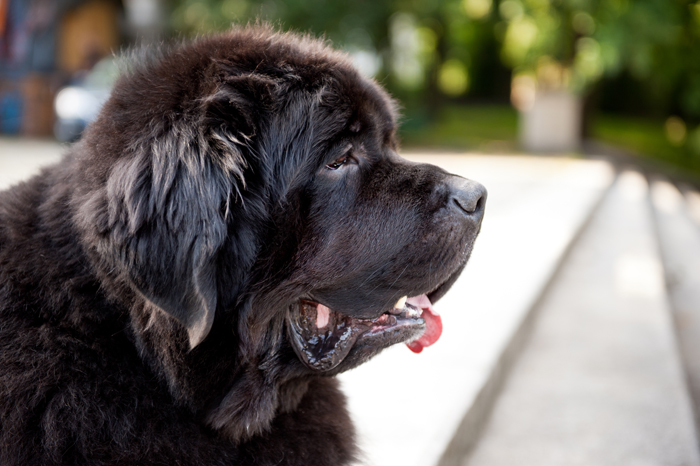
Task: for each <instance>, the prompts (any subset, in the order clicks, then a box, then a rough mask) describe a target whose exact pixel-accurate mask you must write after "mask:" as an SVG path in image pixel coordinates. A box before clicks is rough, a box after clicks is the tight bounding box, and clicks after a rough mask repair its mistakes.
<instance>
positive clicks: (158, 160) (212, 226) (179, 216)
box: [99, 129, 242, 348]
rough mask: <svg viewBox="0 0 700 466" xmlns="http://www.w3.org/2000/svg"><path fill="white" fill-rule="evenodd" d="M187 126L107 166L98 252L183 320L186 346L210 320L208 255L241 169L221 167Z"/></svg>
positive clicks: (212, 295)
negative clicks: (103, 227)
mask: <svg viewBox="0 0 700 466" xmlns="http://www.w3.org/2000/svg"><path fill="white" fill-rule="evenodd" d="M190 133H191V131H190V130H188V129H180V130H179V131H178V130H177V129H171V130H170V132H169V133H168V134H167V135H166V136H162V137H160V138H158V139H156V141H155V142H153V143H152V144H151V145H150V146H148V147H142V148H139V149H137V150H136V151H135V154H133V155H132V157H130V158H128V159H123V160H122V161H120V162H119V163H118V164H117V165H116V166H115V167H114V168H113V170H112V172H111V174H110V176H109V178H108V181H107V193H106V194H107V196H106V198H107V200H108V201H107V202H108V209H107V212H108V219H107V222H108V228H107V229H106V230H107V231H106V233H107V235H105V236H103V237H102V238H103V240H102V241H100V249H101V250H100V251H99V252H100V255H101V256H102V257H104V258H106V259H107V260H108V261H109V263H110V264H111V265H112V266H113V267H115V268H117V269H118V270H119V271H120V272H121V274H120V275H121V276H125V277H127V278H128V280H129V282H130V284H131V285H132V286H133V287H134V288H135V289H136V290H137V291H138V292H139V293H140V294H141V295H142V296H143V297H145V298H146V299H147V300H149V301H151V302H152V303H153V304H155V305H156V306H157V307H159V308H160V309H162V310H163V311H165V312H166V313H167V314H169V315H171V316H173V317H175V318H176V319H178V320H179V321H180V322H181V323H182V324H183V325H184V326H185V328H186V329H187V333H188V335H189V342H190V347H191V348H193V347H195V346H197V345H198V344H199V343H201V342H202V340H203V339H204V338H205V337H206V336H207V334H208V333H209V330H210V329H211V326H212V323H213V321H214V314H215V311H216V305H217V284H216V256H217V251H218V250H219V249H220V247H221V246H222V244H223V242H224V240H225V238H226V234H227V226H226V219H225V216H226V213H227V212H228V203H229V202H231V200H232V199H234V198H235V196H234V195H233V194H232V190H235V189H236V188H235V186H236V184H237V181H239V180H237V179H236V177H239V176H242V169H241V168H240V167H239V168H238V170H237V172H236V171H235V170H234V171H231V170H230V169H231V168H232V167H235V166H236V164H235V163H232V164H231V166H229V167H222V166H221V165H220V163H219V162H218V159H217V157H212V154H210V153H209V151H210V148H209V147H208V146H207V143H206V139H205V138H203V137H202V136H203V135H201V134H190Z"/></svg>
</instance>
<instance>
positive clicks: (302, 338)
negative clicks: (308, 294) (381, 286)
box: [287, 299, 425, 371]
mask: <svg viewBox="0 0 700 466" xmlns="http://www.w3.org/2000/svg"><path fill="white" fill-rule="evenodd" d="M295 306H296V309H294V308H293V309H292V312H290V315H289V316H288V319H287V321H288V329H289V334H290V339H291V341H292V346H293V347H294V350H295V351H296V353H297V355H298V356H299V358H300V359H301V361H302V362H303V363H304V364H306V365H307V366H308V367H310V368H312V369H315V370H320V371H328V370H330V369H333V368H334V367H336V366H337V365H338V364H340V363H341V362H342V361H343V359H345V357H346V356H347V355H348V353H349V352H350V350H351V349H352V347H353V346H354V344H355V342H356V341H357V340H358V339H362V340H363V341H365V340H369V339H376V338H381V337H386V338H391V337H393V339H396V341H393V342H392V343H390V344H393V343H398V342H400V341H403V340H405V339H406V338H409V337H411V336H415V334H418V333H420V331H421V330H422V329H423V328H424V326H425V321H424V320H423V319H422V318H421V312H422V311H421V310H420V309H418V308H415V307H413V306H410V305H407V306H406V307H405V308H404V309H401V310H399V309H392V310H391V311H388V312H385V313H383V314H381V315H380V316H379V317H377V318H376V319H359V318H354V317H351V316H348V315H345V314H342V313H340V312H337V311H333V310H331V309H329V308H328V307H326V306H324V305H322V304H320V303H317V302H314V301H310V300H305V299H302V300H299V301H298V303H296V304H295ZM319 323H320V324H323V325H322V326H321V327H320V328H319ZM402 335H403V336H404V338H401V336H402Z"/></svg>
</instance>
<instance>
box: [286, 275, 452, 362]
mask: <svg viewBox="0 0 700 466" xmlns="http://www.w3.org/2000/svg"><path fill="white" fill-rule="evenodd" d="M465 265H466V261H465V262H464V264H461V265H460V266H459V267H458V268H457V270H455V271H454V272H453V273H451V274H450V275H449V277H448V278H447V280H445V281H444V282H443V283H442V284H441V285H440V286H438V287H437V288H435V289H434V290H432V291H430V292H428V293H421V294H419V295H416V296H412V297H410V298H409V297H408V296H405V297H404V298H402V299H400V300H399V301H397V303H396V304H395V305H394V306H393V307H392V308H391V309H387V310H386V311H385V312H383V313H382V314H380V315H379V316H378V317H376V318H374V319H362V318H357V317H352V316H350V315H348V314H344V313H342V312H340V311H338V310H334V309H330V308H329V307H327V306H325V305H323V304H321V303H319V302H316V301H313V300H312V299H306V298H302V299H299V300H298V301H297V302H295V303H294V304H293V305H292V306H291V308H290V310H289V313H288V315H287V332H288V337H289V340H290V341H291V344H292V347H293V348H294V351H295V352H296V354H297V356H298V358H299V360H300V361H301V362H302V363H304V365H305V366H306V367H308V368H309V369H311V370H312V371H313V372H315V373H324V374H326V375H335V374H338V373H341V372H344V371H346V370H348V369H352V368H353V367H356V366H358V365H360V364H362V363H364V362H365V361H367V360H369V359H370V358H372V357H373V356H375V355H376V354H378V353H379V352H381V351H382V350H383V349H384V348H387V347H389V346H391V345H395V344H397V343H406V344H407V345H408V347H409V348H410V349H411V350H412V351H414V352H417V353H418V352H421V351H422V349H423V348H424V347H426V346H430V345H431V344H433V343H435V342H436V341H437V340H438V338H439V337H440V334H441V332H442V321H441V319H440V316H439V315H438V314H437V313H436V312H435V311H434V310H433V308H432V304H433V303H435V302H436V301H437V300H438V299H440V298H441V297H442V296H444V294H445V293H446V292H447V290H449V288H450V287H451V286H452V285H453V283H454V282H455V281H456V279H457V277H458V276H459V274H460V273H461V271H462V269H463V268H464V266H465Z"/></svg>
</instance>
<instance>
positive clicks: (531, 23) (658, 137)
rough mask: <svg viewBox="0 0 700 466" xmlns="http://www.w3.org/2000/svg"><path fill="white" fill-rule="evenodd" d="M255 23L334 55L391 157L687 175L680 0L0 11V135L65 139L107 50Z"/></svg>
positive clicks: (57, 0) (105, 85) (88, 103)
mask: <svg viewBox="0 0 700 466" xmlns="http://www.w3.org/2000/svg"><path fill="white" fill-rule="evenodd" d="M256 19H264V20H267V21H270V22H272V23H273V24H276V25H278V26H279V27H280V28H281V29H284V30H286V29H293V30H297V31H308V32H310V33H312V34H314V35H324V36H325V37H327V38H328V39H329V40H330V41H332V43H333V44H334V45H335V46H336V47H339V48H342V49H345V50H346V51H348V53H350V54H351V55H352V57H353V59H354V61H355V63H356V65H357V66H358V68H359V69H360V70H362V72H363V73H365V74H366V75H369V76H373V77H374V78H375V79H377V80H378V81H379V82H380V83H382V84H383V85H384V86H386V87H387V88H388V89H389V90H390V91H391V93H392V94H393V95H394V96H396V97H397V98H398V99H399V101H400V102H401V103H402V104H403V105H404V110H403V113H404V119H403V123H402V133H403V134H402V136H403V138H402V139H403V141H404V145H405V146H406V147H430V148H436V147H438V148H443V149H453V150H454V149H459V150H461V149H472V150H479V151H486V152H494V151H495V152H504V151H506V152H507V151H515V150H519V149H526V150H531V151H553V150H556V151H591V150H593V151H597V152H600V151H601V150H602V149H601V144H604V145H605V146H603V147H608V146H611V147H613V148H618V149H622V150H623V151H625V152H626V153H632V154H637V155H641V156H645V157H648V158H653V159H656V160H662V161H663V162H664V163H667V164H669V165H671V166H674V167H679V169H681V170H683V171H690V172H694V173H700V126H699V124H700V52H699V50H700V47H699V46H700V2H697V1H695V0H608V1H597V0H420V1H419V0H414V1H408V0H407V1H389V0H354V1H352V2H332V1H325V0H287V1H281V0H265V1H258V0H121V1H119V0H0V132H1V133H3V134H16V135H25V136H42V137H46V136H51V135H55V136H56V137H57V138H59V139H60V140H72V139H75V137H76V134H79V132H80V129H81V128H82V127H83V126H84V124H85V122H86V121H89V120H90V119H91V118H93V117H94V114H95V107H96V106H99V104H100V103H101V102H102V101H103V100H104V98H105V96H106V92H105V91H108V89H109V85H110V82H111V80H112V79H113V74H114V68H113V67H111V66H110V63H109V62H110V60H111V57H112V56H113V54H114V53H118V52H119V51H120V50H121V49H123V48H124V47H127V46H129V45H132V44H136V43H143V42H153V41H160V40H167V39H168V38H172V37H182V36H186V37H190V36H195V35H197V34H202V33H208V32H213V31H220V30H224V29H226V28H228V27H230V25H231V23H238V24H241V23H243V24H245V23H247V22H249V21H255V20H256ZM67 86H70V87H72V88H71V89H69V91H68V92H64V93H63V94H60V91H61V89H63V88H65V87H67ZM552 113H554V114H557V115H558V117H557V118H555V119H552V118H551V117H550V118H548V116H547V115H551V114H552ZM552 124H555V125H557V128H558V131H549V133H550V135H549V136H548V135H547V134H544V133H546V131H545V132H543V131H542V129H541V128H542V126H543V125H544V126H545V127H551V125H552ZM551 133H556V134H554V135H553V134H551ZM591 144H595V147H594V149H591Z"/></svg>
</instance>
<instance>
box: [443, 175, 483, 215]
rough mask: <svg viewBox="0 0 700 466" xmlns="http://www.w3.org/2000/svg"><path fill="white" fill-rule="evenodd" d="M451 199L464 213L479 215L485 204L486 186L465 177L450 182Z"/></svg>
mask: <svg viewBox="0 0 700 466" xmlns="http://www.w3.org/2000/svg"><path fill="white" fill-rule="evenodd" d="M451 185H452V186H451V187H452V193H451V194H452V201H453V202H454V203H455V204H456V205H457V207H459V209H460V210H461V211H462V212H464V213H465V214H467V215H469V216H472V215H480V214H482V213H483V211H484V206H485V205H486V194H487V193H486V188H484V187H483V186H482V185H481V184H479V183H477V182H475V181H471V180H465V179H459V181H455V182H452V183H451Z"/></svg>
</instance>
